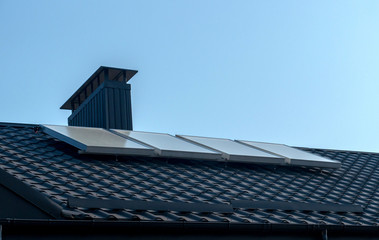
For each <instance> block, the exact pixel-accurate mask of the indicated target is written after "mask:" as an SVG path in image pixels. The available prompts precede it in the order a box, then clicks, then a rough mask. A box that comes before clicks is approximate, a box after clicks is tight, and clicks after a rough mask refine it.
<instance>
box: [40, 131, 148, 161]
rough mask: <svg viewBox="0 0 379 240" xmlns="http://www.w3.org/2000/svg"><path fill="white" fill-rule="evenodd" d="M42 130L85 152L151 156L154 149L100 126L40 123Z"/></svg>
mask: <svg viewBox="0 0 379 240" xmlns="http://www.w3.org/2000/svg"><path fill="white" fill-rule="evenodd" d="M42 130H43V131H44V132H45V133H47V134H49V135H51V136H53V137H55V138H57V139H59V140H61V141H63V142H66V143H68V144H70V145H72V146H74V147H77V148H79V149H80V150H82V151H84V152H85V153H98V154H115V155H118V154H119V155H124V154H125V155H143V156H153V155H154V149H152V148H150V147H148V146H144V145H142V144H140V143H137V142H135V141H132V140H130V139H126V138H123V137H120V136H118V135H116V134H113V133H111V132H109V131H107V130H104V129H102V128H89V127H71V126H70V127H68V126H55V125H42Z"/></svg>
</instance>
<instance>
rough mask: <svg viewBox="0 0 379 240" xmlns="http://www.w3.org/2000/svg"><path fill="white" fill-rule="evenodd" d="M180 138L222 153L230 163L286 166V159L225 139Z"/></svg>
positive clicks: (181, 136)
mask: <svg viewBox="0 0 379 240" xmlns="http://www.w3.org/2000/svg"><path fill="white" fill-rule="evenodd" d="M177 136H178V137H180V138H183V139H186V140H188V141H191V142H194V143H197V144H200V145H203V146H205V147H208V148H211V149H214V150H216V151H220V152H222V153H223V154H224V156H225V158H226V159H227V160H229V161H238V162H254V163H275V164H284V163H285V162H284V158H283V157H280V156H275V155H273V154H270V153H267V152H264V151H261V150H258V149H255V148H252V147H248V146H246V145H244V144H240V143H237V142H234V141H232V140H230V139H223V138H206V137H195V136H183V135H177Z"/></svg>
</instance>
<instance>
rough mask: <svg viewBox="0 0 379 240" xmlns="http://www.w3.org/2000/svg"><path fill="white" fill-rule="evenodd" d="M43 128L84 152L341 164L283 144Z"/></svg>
mask: <svg viewBox="0 0 379 240" xmlns="http://www.w3.org/2000/svg"><path fill="white" fill-rule="evenodd" d="M42 130H43V131H44V132H45V133H47V134H49V135H50V136H52V137H55V138H57V139H59V140H61V141H63V142H66V143H68V144H70V145H72V146H74V147H76V148H78V149H80V150H81V152H82V153H93V154H112V155H132V156H133V155H139V156H149V157H157V156H158V157H172V158H178V159H180V158H190V159H200V160H225V159H226V160H227V161H232V162H248V163H264V164H267V163H270V164H277V165H284V164H290V165H298V166H310V167H327V168H338V167H340V165H341V163H340V162H339V161H335V160H331V159H328V158H325V157H321V156H318V155H315V154H311V153H308V152H305V151H302V150H299V149H296V148H292V147H289V146H287V145H283V144H274V143H262V142H254V141H243V140H236V141H233V140H230V139H223V138H207V137H195V136H184V135H177V136H176V137H174V136H171V135H169V134H163V133H149V132H136V131H127V130H118V129H112V130H105V129H102V128H90V127H72V126H56V125H42Z"/></svg>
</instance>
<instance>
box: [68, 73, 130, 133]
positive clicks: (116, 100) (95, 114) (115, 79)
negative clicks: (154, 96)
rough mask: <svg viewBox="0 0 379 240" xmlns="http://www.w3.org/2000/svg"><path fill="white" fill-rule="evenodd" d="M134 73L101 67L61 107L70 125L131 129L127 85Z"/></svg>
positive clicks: (128, 85) (128, 88)
mask: <svg viewBox="0 0 379 240" xmlns="http://www.w3.org/2000/svg"><path fill="white" fill-rule="evenodd" d="M136 73H137V71H135V70H128V69H121V68H111V67H103V66H101V67H100V68H99V69H97V71H96V72H95V73H94V74H92V76H91V77H90V78H89V79H88V80H87V81H86V82H85V83H84V84H83V85H82V86H81V87H80V88H79V89H78V90H77V91H76V92H75V93H74V94H73V95H72V96H71V97H70V98H69V99H68V100H67V101H66V102H65V103H64V104H63V105H62V107H61V109H69V110H71V111H72V114H71V115H70V116H69V117H68V125H69V126H82V127H99V128H105V129H110V128H115V129H126V130H133V125H132V104H131V97H130V84H127V82H128V81H129V80H130V79H131V78H132V77H133V76H134V75H135V74H136Z"/></svg>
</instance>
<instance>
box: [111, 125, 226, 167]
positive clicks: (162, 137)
mask: <svg viewBox="0 0 379 240" xmlns="http://www.w3.org/2000/svg"><path fill="white" fill-rule="evenodd" d="M110 131H112V132H113V133H115V134H118V135H119V136H122V137H125V138H128V139H131V140H134V141H136V142H140V143H142V144H144V145H147V146H150V147H152V148H154V149H155V152H156V153H157V154H158V155H159V156H161V157H169V158H175V157H177V158H190V159H205V160H216V161H223V159H222V153H221V152H219V151H215V150H213V149H209V148H207V147H204V146H201V145H199V144H196V143H193V142H189V141H186V140H185V139H182V138H178V137H175V136H172V135H170V134H167V133H151V132H141V131H129V130H122V129H111V130H110ZM175 145H176V147H173V146H175ZM179 146H180V147H179ZM170 147H171V149H169V148H170ZM175 148H176V149H175ZM180 148H182V149H180ZM186 148H187V149H186ZM190 149H192V150H190Z"/></svg>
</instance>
